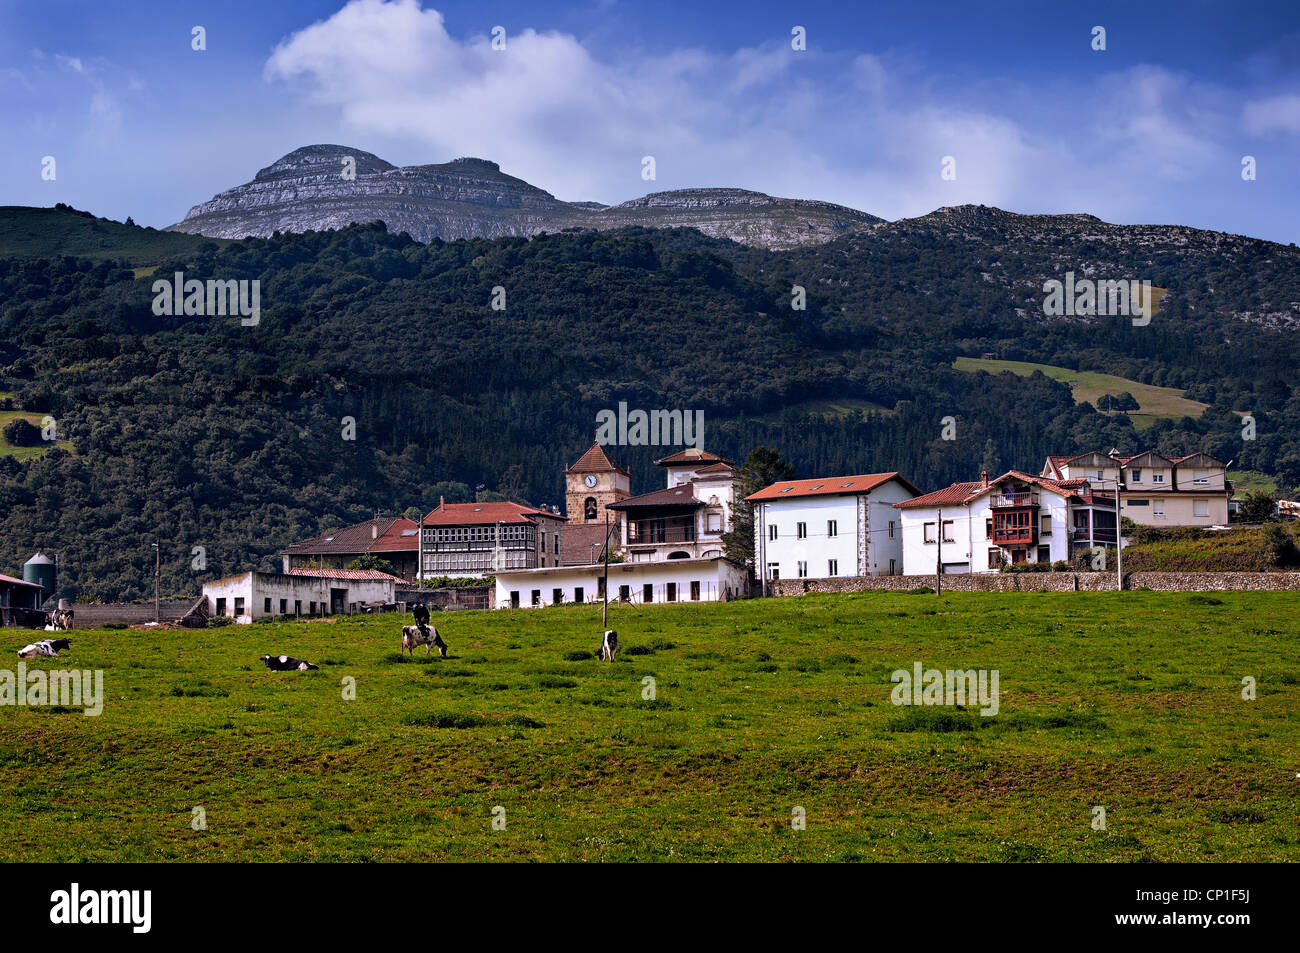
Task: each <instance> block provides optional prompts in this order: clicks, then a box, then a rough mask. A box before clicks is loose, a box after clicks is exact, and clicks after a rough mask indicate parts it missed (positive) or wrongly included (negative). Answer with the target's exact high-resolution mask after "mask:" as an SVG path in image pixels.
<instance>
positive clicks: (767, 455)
mask: <svg viewBox="0 0 1300 953" xmlns="http://www.w3.org/2000/svg"><path fill="white" fill-rule="evenodd" d="M736 475H737V477H738V479H737V481H736V501H735V503H734V504H733V505H732V507H731V530H730V532H727V533H724V534H723V536H722V545H723V548H724V549H725V550H726V553H727V557H728V558H729V559H734V560H735V561H736V562H738V563H741V564H742V565H745V566H748V567H749V568H750V569H753V568H754V504H752V503H747V502H745V497H747V496H750V495H751V494H754V493H757V492H758V491H759V490H761V489H763V488H764V487H767V486H771V485H772V484H773V483H779V482H780V481H782V480H793V479H794V467H792V466H790V464H788V463H786V462H785V460H783V459H782V458H781V454H780V453H779V452H778V451H776V450H773V449H772V448H771V447H755V448H754V449H753V450H752V451H750V454H749V456H748V457H746V458H745V462H744V463H743V464H741V467H740V470H739V472H738V473H737V474H736Z"/></svg>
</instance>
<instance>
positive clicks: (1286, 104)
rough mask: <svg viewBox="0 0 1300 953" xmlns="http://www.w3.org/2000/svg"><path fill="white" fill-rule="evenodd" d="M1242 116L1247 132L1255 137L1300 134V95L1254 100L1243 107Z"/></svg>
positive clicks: (1293, 94) (1290, 94)
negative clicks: (1279, 133)
mask: <svg viewBox="0 0 1300 953" xmlns="http://www.w3.org/2000/svg"><path fill="white" fill-rule="evenodd" d="M1241 115H1242V122H1243V123H1244V124H1245V126H1246V131H1247V132H1250V133H1252V134H1254V135H1263V134H1266V133H1270V132H1288V133H1300V93H1289V94H1283V95H1281V96H1273V97H1270V98H1268V99H1256V100H1252V101H1250V102H1248V103H1246V105H1245V106H1244V107H1243V109H1242V114H1241Z"/></svg>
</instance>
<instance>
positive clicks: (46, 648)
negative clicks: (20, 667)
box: [18, 639, 72, 658]
mask: <svg viewBox="0 0 1300 953" xmlns="http://www.w3.org/2000/svg"><path fill="white" fill-rule="evenodd" d="M70 648H72V643H71V642H69V641H68V640H67V639H42V640H41V641H39V642H33V643H32V644H31V645H28V646H25V647H23V648H22V649H19V650H18V657H19V658H58V657H59V653H60V652H62V651H64V650H65V649H70Z"/></svg>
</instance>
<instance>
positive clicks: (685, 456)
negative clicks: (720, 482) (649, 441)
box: [655, 447, 735, 467]
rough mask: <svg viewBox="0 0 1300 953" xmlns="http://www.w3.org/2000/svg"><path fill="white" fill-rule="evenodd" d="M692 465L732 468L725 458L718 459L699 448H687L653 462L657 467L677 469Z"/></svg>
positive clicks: (714, 454)
mask: <svg viewBox="0 0 1300 953" xmlns="http://www.w3.org/2000/svg"><path fill="white" fill-rule="evenodd" d="M692 463H725V464H726V465H727V466H729V467H734V466H735V464H733V463H732V462H731V461H730V460H728V459H727V458H726V457H720V456H718V455H717V454H716V453H710V452H709V451H707V450H702V449H700V448H699V447H687V448H686V449H685V450H678V451H677V452H676V453H671V454H669V455H668V456H666V457H663V458H662V459H660V460H656V461H655V466H657V467H678V466H684V465H689V464H692Z"/></svg>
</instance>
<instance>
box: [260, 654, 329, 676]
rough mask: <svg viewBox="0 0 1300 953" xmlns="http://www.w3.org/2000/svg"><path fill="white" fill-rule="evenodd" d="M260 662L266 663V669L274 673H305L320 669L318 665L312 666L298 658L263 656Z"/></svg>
mask: <svg viewBox="0 0 1300 953" xmlns="http://www.w3.org/2000/svg"><path fill="white" fill-rule="evenodd" d="M261 661H263V662H265V663H266V667H267V668H269V669H271V670H272V671H275V672H293V671H298V672H306V671H309V670H311V669H314V668H316V669H318V668H320V666H319V665H312V664H311V662H304V661H303V660H302V659H300V658H291V657H290V656H288V655H263V656H262V659H261Z"/></svg>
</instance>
